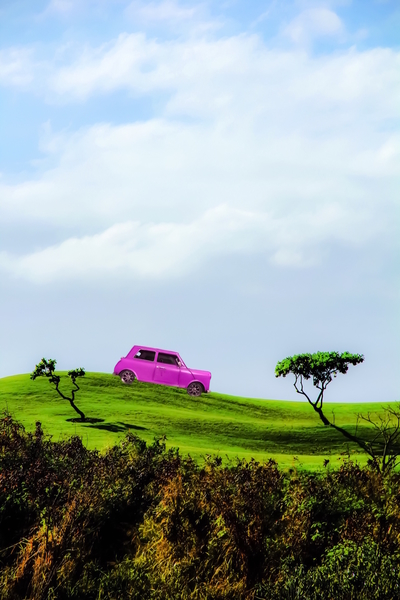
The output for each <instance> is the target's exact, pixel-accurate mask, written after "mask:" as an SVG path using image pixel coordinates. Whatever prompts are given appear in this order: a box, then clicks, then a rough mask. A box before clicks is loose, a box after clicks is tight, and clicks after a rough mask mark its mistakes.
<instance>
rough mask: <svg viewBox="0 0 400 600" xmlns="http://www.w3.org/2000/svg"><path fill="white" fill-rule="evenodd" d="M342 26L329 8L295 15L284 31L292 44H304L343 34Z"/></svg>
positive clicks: (314, 9) (312, 9) (309, 10)
mask: <svg viewBox="0 0 400 600" xmlns="http://www.w3.org/2000/svg"><path fill="white" fill-rule="evenodd" d="M343 32H344V25H343V23H342V21H341V19H340V17H338V15H337V14H336V13H335V12H334V11H332V10H330V9H329V8H310V9H308V10H305V11H303V12H302V13H300V14H299V15H297V16H296V17H295V18H294V19H293V20H292V21H291V22H290V23H289V25H287V26H286V27H285V29H284V34H285V35H287V36H288V37H290V38H291V39H292V40H293V41H294V42H296V43H300V44H304V43H308V42H309V41H311V40H312V39H314V38H318V37H325V36H335V37H336V36H338V35H341V34H343Z"/></svg>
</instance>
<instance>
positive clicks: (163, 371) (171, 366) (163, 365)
mask: <svg viewBox="0 0 400 600" xmlns="http://www.w3.org/2000/svg"><path fill="white" fill-rule="evenodd" d="M179 364H180V361H179V358H178V357H177V355H176V354H169V353H167V352H159V353H158V355H157V362H156V368H155V370H154V382H155V383H164V384H166V385H176V386H179V375H180V367H179Z"/></svg>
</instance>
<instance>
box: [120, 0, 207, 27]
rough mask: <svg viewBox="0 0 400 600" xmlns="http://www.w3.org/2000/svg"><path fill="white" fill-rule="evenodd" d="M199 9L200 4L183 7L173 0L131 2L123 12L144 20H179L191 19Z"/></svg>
mask: <svg viewBox="0 0 400 600" xmlns="http://www.w3.org/2000/svg"><path fill="white" fill-rule="evenodd" d="M200 10H201V6H199V5H197V6H191V7H190V8H189V7H185V6H182V5H180V4H178V2H175V1H174V0H164V2H132V3H131V4H130V5H129V6H128V7H127V8H126V9H125V14H126V15H127V16H128V17H130V18H134V19H140V20H144V21H156V22H157V21H160V22H165V21H167V22H168V21H169V22H180V21H189V20H191V19H193V18H194V17H195V16H196V15H197V14H198V13H199V11H200Z"/></svg>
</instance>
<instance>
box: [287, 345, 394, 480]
mask: <svg viewBox="0 0 400 600" xmlns="http://www.w3.org/2000/svg"><path fill="white" fill-rule="evenodd" d="M363 361H364V356H363V355H362V354H350V353H349V352H343V353H342V354H340V353H339V352H316V353H315V354H296V355H295V356H289V357H287V358H285V359H284V360H281V361H280V362H278V364H277V365H276V367H275V376H276V377H281V376H282V377H286V375H289V374H292V375H294V377H295V381H294V387H295V390H296V392H297V393H298V394H301V395H302V396H304V397H305V398H307V400H308V402H309V403H310V404H311V406H312V407H313V409H314V410H315V412H316V413H317V414H318V416H319V418H320V419H321V421H322V422H323V424H324V425H326V426H329V427H333V428H334V429H336V431H338V432H340V433H341V434H342V435H343V436H344V437H345V438H347V439H348V440H349V441H350V442H354V443H356V444H358V446H360V448H362V449H363V450H364V452H366V453H367V454H368V455H369V456H370V457H371V460H370V463H371V464H372V465H373V466H375V467H376V468H377V470H378V471H382V472H385V471H388V470H390V469H393V468H394V467H395V466H397V464H398V462H397V458H398V456H399V454H400V447H399V441H400V411H399V410H394V409H393V408H391V407H387V408H385V409H384V410H385V416H384V417H381V416H379V417H378V420H375V421H374V420H373V419H372V417H371V414H370V413H368V416H367V417H364V416H363V415H361V414H359V415H358V416H357V427H358V422H359V419H360V418H361V419H363V420H364V421H367V422H368V423H370V424H371V425H372V426H373V428H374V430H375V431H373V435H372V437H370V439H368V440H366V439H362V438H361V437H360V436H358V435H357V427H356V432H355V435H353V434H351V433H350V432H349V431H346V430H345V429H343V428H342V427H339V426H338V425H336V424H335V422H333V423H332V422H331V421H329V419H328V418H327V416H326V414H324V411H323V403H324V393H325V390H326V388H327V386H328V385H329V384H330V383H331V381H332V379H333V378H334V377H336V375H337V374H338V373H343V374H345V373H347V371H348V368H349V365H358V364H360V363H362V362H363ZM310 378H312V381H313V385H314V386H315V387H316V388H317V389H318V390H319V392H318V394H317V397H316V399H314V400H312V399H311V398H310V396H309V395H308V394H307V393H306V391H305V390H304V380H308V379H310Z"/></svg>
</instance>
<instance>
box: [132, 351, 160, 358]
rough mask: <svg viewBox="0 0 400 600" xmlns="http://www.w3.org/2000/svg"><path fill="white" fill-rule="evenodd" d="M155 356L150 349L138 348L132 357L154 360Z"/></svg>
mask: <svg viewBox="0 0 400 600" xmlns="http://www.w3.org/2000/svg"><path fill="white" fill-rule="evenodd" d="M155 356H156V353H155V352H152V351H151V350H139V352H137V353H136V354H135V356H134V358H140V359H141V360H154V359H155Z"/></svg>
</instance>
